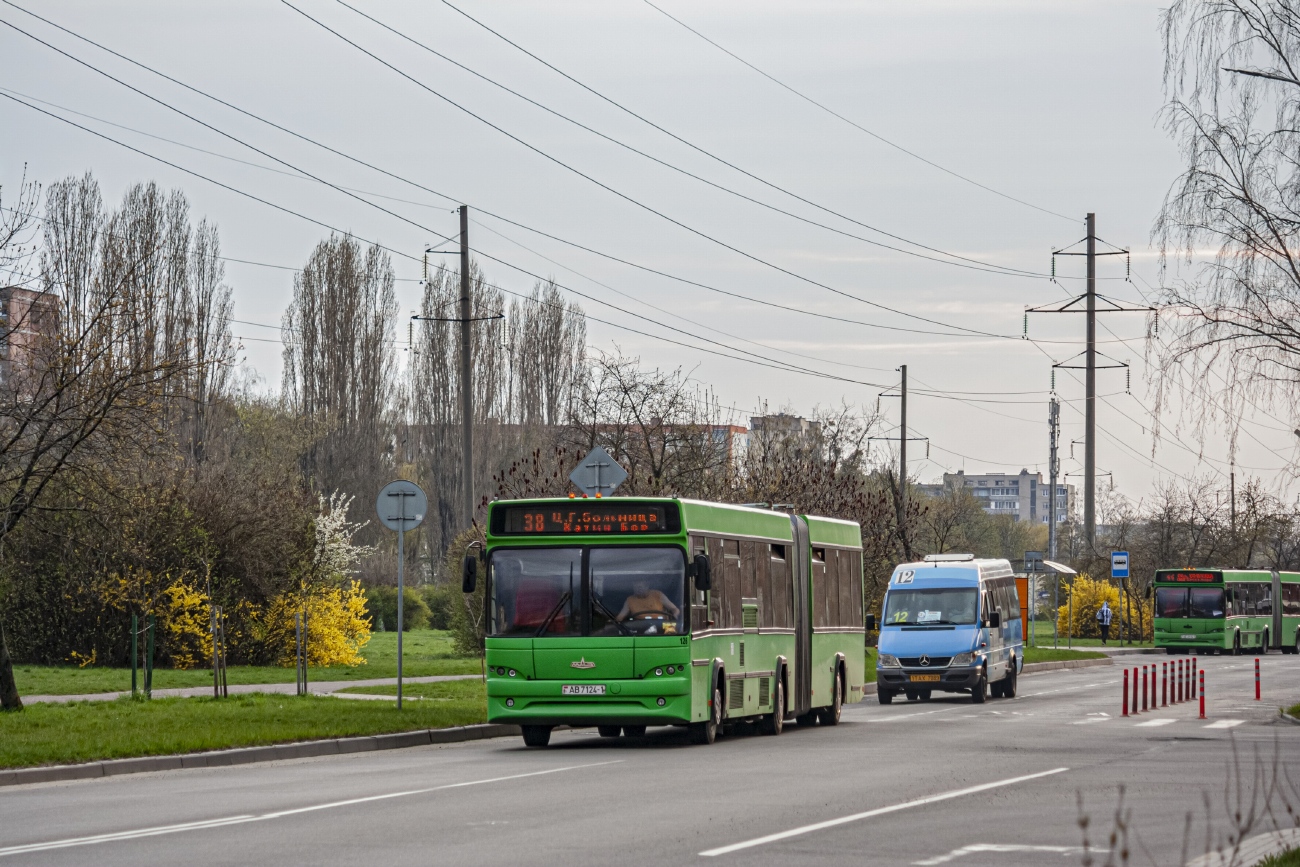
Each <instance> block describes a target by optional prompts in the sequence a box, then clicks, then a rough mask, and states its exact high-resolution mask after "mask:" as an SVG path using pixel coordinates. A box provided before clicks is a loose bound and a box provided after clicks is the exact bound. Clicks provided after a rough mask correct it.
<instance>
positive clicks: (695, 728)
mask: <svg viewBox="0 0 1300 867" xmlns="http://www.w3.org/2000/svg"><path fill="white" fill-rule="evenodd" d="M720 728H722V690H721V689H720V688H719V687H718V686H717V685H716V684H715V685H714V687H713V706H712V707H710V708H709V718H708V719H706V720H705V721H704V722H697V723H691V740H692V741H693V742H695V743H697V744H700V745H706V744H711V743H713V742H714V741H716V740H717V739H718V729H720Z"/></svg>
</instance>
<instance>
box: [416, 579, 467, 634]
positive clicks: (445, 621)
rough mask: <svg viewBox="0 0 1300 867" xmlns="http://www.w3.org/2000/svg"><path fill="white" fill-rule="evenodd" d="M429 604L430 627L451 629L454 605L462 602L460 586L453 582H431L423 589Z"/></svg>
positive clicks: (426, 603) (426, 602)
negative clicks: (454, 584) (452, 583)
mask: <svg viewBox="0 0 1300 867" xmlns="http://www.w3.org/2000/svg"><path fill="white" fill-rule="evenodd" d="M421 595H422V596H423V597H424V604H425V605H428V606H429V628H430V629H451V617H452V607H453V606H455V605H459V604H461V603H460V596H461V593H460V588H459V587H455V586H453V585H451V584H429V585H427V586H425V587H424V589H423V590H422V591H421Z"/></svg>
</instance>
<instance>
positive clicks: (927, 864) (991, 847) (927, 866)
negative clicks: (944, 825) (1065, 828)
mask: <svg viewBox="0 0 1300 867" xmlns="http://www.w3.org/2000/svg"><path fill="white" fill-rule="evenodd" d="M1082 851H1083V847H1081V846H1022V845H1017V844H1014V843H972V844H971V845H969V846H962V847H961V848H960V849H953V850H952V851H951V852H949V853H948V854H947V855H940V856H938V857H937V858H929V859H927V860H925V861H913V862H912V863H913V864H914V865H916V867H935V865H938V864H946V863H947V862H949V861H952V860H953V859H955V858H960V857H961V856H962V855H973V854H975V853H977V852H1049V853H1051V854H1054V855H1075V854H1078V853H1080V852H1082Z"/></svg>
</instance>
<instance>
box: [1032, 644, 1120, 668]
mask: <svg viewBox="0 0 1300 867" xmlns="http://www.w3.org/2000/svg"><path fill="white" fill-rule="evenodd" d="M1105 656H1106V654H1104V653H1100V652H1098V651H1095V650H1066V649H1065V648H1064V647H1062V648H1061V649H1059V650H1054V649H1052V648H1050V647H1026V648H1025V664H1026V665H1028V664H1030V663H1034V662H1057V661H1059V660H1063V659H1103V658H1105Z"/></svg>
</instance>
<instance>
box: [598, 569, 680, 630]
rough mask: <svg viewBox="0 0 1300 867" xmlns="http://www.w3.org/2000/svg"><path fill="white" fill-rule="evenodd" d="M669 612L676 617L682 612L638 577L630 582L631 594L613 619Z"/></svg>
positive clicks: (650, 615) (620, 619)
mask: <svg viewBox="0 0 1300 867" xmlns="http://www.w3.org/2000/svg"><path fill="white" fill-rule="evenodd" d="M670 613H671V614H672V616H673V617H674V618H676V617H678V616H680V615H681V613H682V612H681V609H679V608H678V607H677V606H676V605H674V604H673V603H672V600H670V599H669V598H668V597H667V596H665V595H664V594H662V593H660V592H659V591H658V590H651V589H650V584H649V582H648V581H646V580H645V579H644V578H640V579H637V580H636V581H633V582H632V595H631V596H629V597H627V601H626V602H624V603H623V608H622V610H620V611H619V612H618V614H617V615H615V617H614V619H615V620H618V621H623V620H627V619H628V618H629V617H630V618H632V619H633V620H636V619H639V618H644V617H653V616H655V615H656V614H664V615H667V614H670Z"/></svg>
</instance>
